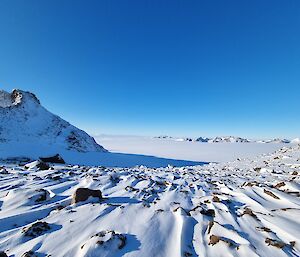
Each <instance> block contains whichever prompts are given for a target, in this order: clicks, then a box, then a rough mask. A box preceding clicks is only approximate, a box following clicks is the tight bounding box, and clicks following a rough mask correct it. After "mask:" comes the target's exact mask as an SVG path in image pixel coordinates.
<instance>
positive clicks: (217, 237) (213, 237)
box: [208, 235, 220, 245]
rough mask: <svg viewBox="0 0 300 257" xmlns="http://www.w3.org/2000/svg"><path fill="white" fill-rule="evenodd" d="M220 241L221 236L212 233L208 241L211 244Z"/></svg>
mask: <svg viewBox="0 0 300 257" xmlns="http://www.w3.org/2000/svg"><path fill="white" fill-rule="evenodd" d="M219 242H220V237H219V236H215V235H211V236H210V237H209V243H208V244H209V245H215V244H217V243H219Z"/></svg>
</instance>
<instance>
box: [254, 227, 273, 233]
mask: <svg viewBox="0 0 300 257" xmlns="http://www.w3.org/2000/svg"><path fill="white" fill-rule="evenodd" d="M256 229H257V230H259V231H264V232H268V233H269V232H272V231H271V229H269V228H267V227H256Z"/></svg>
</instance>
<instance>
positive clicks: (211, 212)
mask: <svg viewBox="0 0 300 257" xmlns="http://www.w3.org/2000/svg"><path fill="white" fill-rule="evenodd" d="M200 213H201V214H203V215H206V216H210V217H215V216H216V213H215V210H213V209H208V210H205V209H202V210H201V211H200Z"/></svg>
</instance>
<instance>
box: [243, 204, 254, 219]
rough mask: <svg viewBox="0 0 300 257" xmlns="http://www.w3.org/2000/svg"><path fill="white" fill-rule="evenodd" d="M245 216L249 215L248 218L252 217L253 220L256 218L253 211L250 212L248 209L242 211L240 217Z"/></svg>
mask: <svg viewBox="0 0 300 257" xmlns="http://www.w3.org/2000/svg"><path fill="white" fill-rule="evenodd" d="M245 214H247V215H250V216H252V217H254V218H257V216H256V215H255V214H254V213H253V211H252V210H251V209H250V208H248V207H247V208H245V210H244V212H243V214H242V216H243V215H245Z"/></svg>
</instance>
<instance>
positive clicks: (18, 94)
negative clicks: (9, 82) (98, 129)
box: [0, 89, 106, 154]
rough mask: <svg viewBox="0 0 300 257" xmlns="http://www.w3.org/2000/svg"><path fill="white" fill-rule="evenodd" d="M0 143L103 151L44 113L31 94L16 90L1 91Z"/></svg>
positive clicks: (71, 128)
mask: <svg viewBox="0 0 300 257" xmlns="http://www.w3.org/2000/svg"><path fill="white" fill-rule="evenodd" d="M0 142H2V143H7V144H10V145H11V146H13V147H17V146H18V145H20V146H24V145H28V144H29V145H31V146H32V147H34V148H37V150H38V149H39V148H40V149H45V147H46V149H48V148H49V149H50V148H51V149H53V148H54V149H57V150H58V151H59V150H60V149H64V150H75V151H79V152H93V151H100V152H101V151H106V150H105V149H104V148H103V147H102V146H100V145H98V144H97V143H96V141H95V140H94V138H92V137H91V136H89V135H88V134H87V133H86V132H84V131H83V130H80V129H78V128H76V127H75V126H73V125H71V124H70V123H69V122H67V121H65V120H63V119H62V118H60V117H59V116H57V115H54V114H52V113H51V112H49V111H48V110H47V109H45V108H44V107H43V106H42V105H41V103H40V101H39V99H38V98H37V97H36V96H35V95H34V94H33V93H31V92H26V91H22V90H18V89H14V90H13V91H12V93H8V92H6V91H0ZM8 147H9V146H8ZM45 154H50V153H45ZM51 154H52V152H51Z"/></svg>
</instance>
